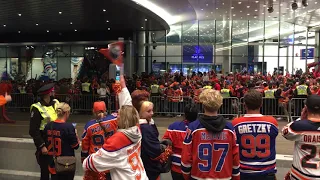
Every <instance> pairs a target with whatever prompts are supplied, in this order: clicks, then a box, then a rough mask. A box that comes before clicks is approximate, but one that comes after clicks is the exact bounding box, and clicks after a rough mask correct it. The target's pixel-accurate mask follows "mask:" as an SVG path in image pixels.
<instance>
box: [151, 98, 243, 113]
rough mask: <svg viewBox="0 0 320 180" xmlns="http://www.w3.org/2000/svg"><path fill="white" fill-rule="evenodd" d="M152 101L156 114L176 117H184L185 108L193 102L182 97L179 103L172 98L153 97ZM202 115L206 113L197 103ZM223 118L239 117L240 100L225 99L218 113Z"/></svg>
mask: <svg viewBox="0 0 320 180" xmlns="http://www.w3.org/2000/svg"><path fill="white" fill-rule="evenodd" d="M150 101H151V102H152V103H153V105H154V107H153V112H154V113H155V114H160V115H165V116H174V115H182V114H183V113H184V107H185V106H186V105H187V104H189V103H191V102H193V99H192V98H191V97H190V96H184V97H181V98H180V100H179V101H177V102H175V101H173V100H172V97H170V96H166V97H163V96H151V97H150ZM196 104H197V106H198V109H199V111H200V112H201V113H203V112H204V110H203V107H202V104H200V103H196ZM218 113H219V114H220V115H223V116H233V117H235V116H238V115H239V99H238V98H233V97H230V98H224V99H223V104H222V106H221V108H220V110H219V111H218Z"/></svg>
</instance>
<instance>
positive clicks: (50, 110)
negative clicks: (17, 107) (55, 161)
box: [29, 83, 59, 180]
mask: <svg viewBox="0 0 320 180" xmlns="http://www.w3.org/2000/svg"><path fill="white" fill-rule="evenodd" d="M37 93H38V95H39V96H40V98H41V99H40V102H37V103H35V104H32V105H31V107H30V112H31V118H30V127H29V134H30V136H31V137H32V138H33V141H34V144H35V146H36V148H37V151H36V158H37V161H38V164H39V165H40V169H41V178H40V179H41V180H49V170H48V164H47V158H48V156H47V155H48V149H47V147H46V144H45V141H44V132H43V130H44V128H45V125H46V124H47V123H48V122H50V121H54V120H56V119H57V114H56V109H55V108H56V106H57V105H58V104H59V101H58V100H56V99H53V98H52V97H53V95H54V84H53V83H51V84H47V85H44V86H42V87H41V88H40V89H39V90H38V91H37Z"/></svg>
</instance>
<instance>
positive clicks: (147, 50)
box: [144, 31, 151, 74]
mask: <svg viewBox="0 0 320 180" xmlns="http://www.w3.org/2000/svg"><path fill="white" fill-rule="evenodd" d="M145 36H146V37H145V38H146V41H145V43H144V45H145V46H144V49H145V68H144V69H145V71H144V72H146V73H148V74H149V73H150V72H151V71H150V70H151V67H150V65H151V62H150V61H151V59H150V58H149V57H150V43H149V42H150V39H151V38H150V32H149V31H145Z"/></svg>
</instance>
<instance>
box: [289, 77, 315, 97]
mask: <svg viewBox="0 0 320 180" xmlns="http://www.w3.org/2000/svg"><path fill="white" fill-rule="evenodd" d="M299 84H300V85H299V86H297V88H296V89H295V90H294V92H293V94H294V97H295V98H307V96H308V95H311V94H312V93H311V90H310V88H309V87H308V86H307V85H306V84H305V80H301V82H300V83H299Z"/></svg>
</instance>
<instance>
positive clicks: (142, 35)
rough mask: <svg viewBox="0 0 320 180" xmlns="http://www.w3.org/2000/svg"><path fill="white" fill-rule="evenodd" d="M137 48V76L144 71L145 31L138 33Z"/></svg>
mask: <svg viewBox="0 0 320 180" xmlns="http://www.w3.org/2000/svg"><path fill="white" fill-rule="evenodd" d="M137 42H138V43H137V46H138V63H137V64H138V67H137V68H138V74H141V73H142V72H145V71H146V69H145V68H146V66H145V64H146V57H145V56H146V53H145V48H144V44H145V43H146V33H145V31H140V32H138V39H137Z"/></svg>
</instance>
